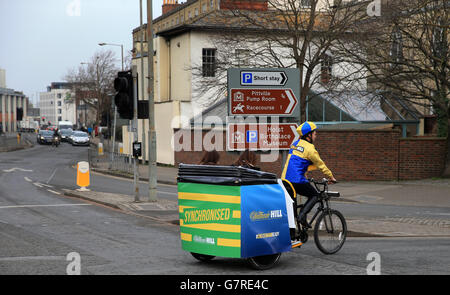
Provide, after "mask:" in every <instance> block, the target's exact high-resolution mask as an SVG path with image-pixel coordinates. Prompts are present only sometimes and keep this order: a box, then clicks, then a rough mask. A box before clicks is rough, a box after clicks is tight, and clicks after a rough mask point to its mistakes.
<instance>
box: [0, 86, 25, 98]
mask: <svg viewBox="0 0 450 295" xmlns="http://www.w3.org/2000/svg"><path fill="white" fill-rule="evenodd" d="M0 94H2V95H14V96H22V97H26V95H25V94H23V92H21V91H15V90H14V89H10V88H1V87H0Z"/></svg>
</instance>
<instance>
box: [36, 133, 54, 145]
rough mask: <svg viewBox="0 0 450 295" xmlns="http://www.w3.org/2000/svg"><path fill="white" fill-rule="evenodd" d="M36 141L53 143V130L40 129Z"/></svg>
mask: <svg viewBox="0 0 450 295" xmlns="http://www.w3.org/2000/svg"><path fill="white" fill-rule="evenodd" d="M36 141H37V143H39V144H52V141H53V131H50V130H39V133H38V134H37V139H36Z"/></svg>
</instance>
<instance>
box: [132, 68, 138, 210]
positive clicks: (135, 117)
mask: <svg viewBox="0 0 450 295" xmlns="http://www.w3.org/2000/svg"><path fill="white" fill-rule="evenodd" d="M131 73H132V75H133V105H134V108H133V141H135V140H137V138H138V132H137V124H138V102H137V101H138V88H137V81H138V80H137V79H138V77H137V66H133V67H132V70H131ZM130 139H131V137H130ZM133 141H132V143H131V147H132V148H133ZM133 163H134V201H135V202H139V201H140V200H139V158H138V157H133Z"/></svg>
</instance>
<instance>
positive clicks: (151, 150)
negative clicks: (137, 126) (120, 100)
mask: <svg viewBox="0 0 450 295" xmlns="http://www.w3.org/2000/svg"><path fill="white" fill-rule="evenodd" d="M152 2H153V1H152V0H147V41H148V44H147V50H148V52H147V59H148V63H147V64H148V84H147V85H148V87H147V92H148V124H149V131H148V136H147V139H148V145H147V147H148V154H149V159H148V193H149V201H150V202H156V201H158V200H157V196H156V183H157V173H156V172H157V171H156V169H157V168H156V129H155V103H154V97H153V94H154V91H153V86H154V84H153V83H154V82H153V81H154V75H153V55H154V53H153V12H152ZM141 56H142V55H141Z"/></svg>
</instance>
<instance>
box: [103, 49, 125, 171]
mask: <svg viewBox="0 0 450 295" xmlns="http://www.w3.org/2000/svg"><path fill="white" fill-rule="evenodd" d="M98 45H100V46H106V45H110V46H120V51H121V57H122V71H123V70H124V69H123V44H113V43H104V42H102V43H98ZM116 121H117V106H116V105H115V104H114V124H113V132H112V133H113V134H112V140H113V144H112V152H111V163H110V167H111V166H112V163H113V161H114V151H115V145H116Z"/></svg>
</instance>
